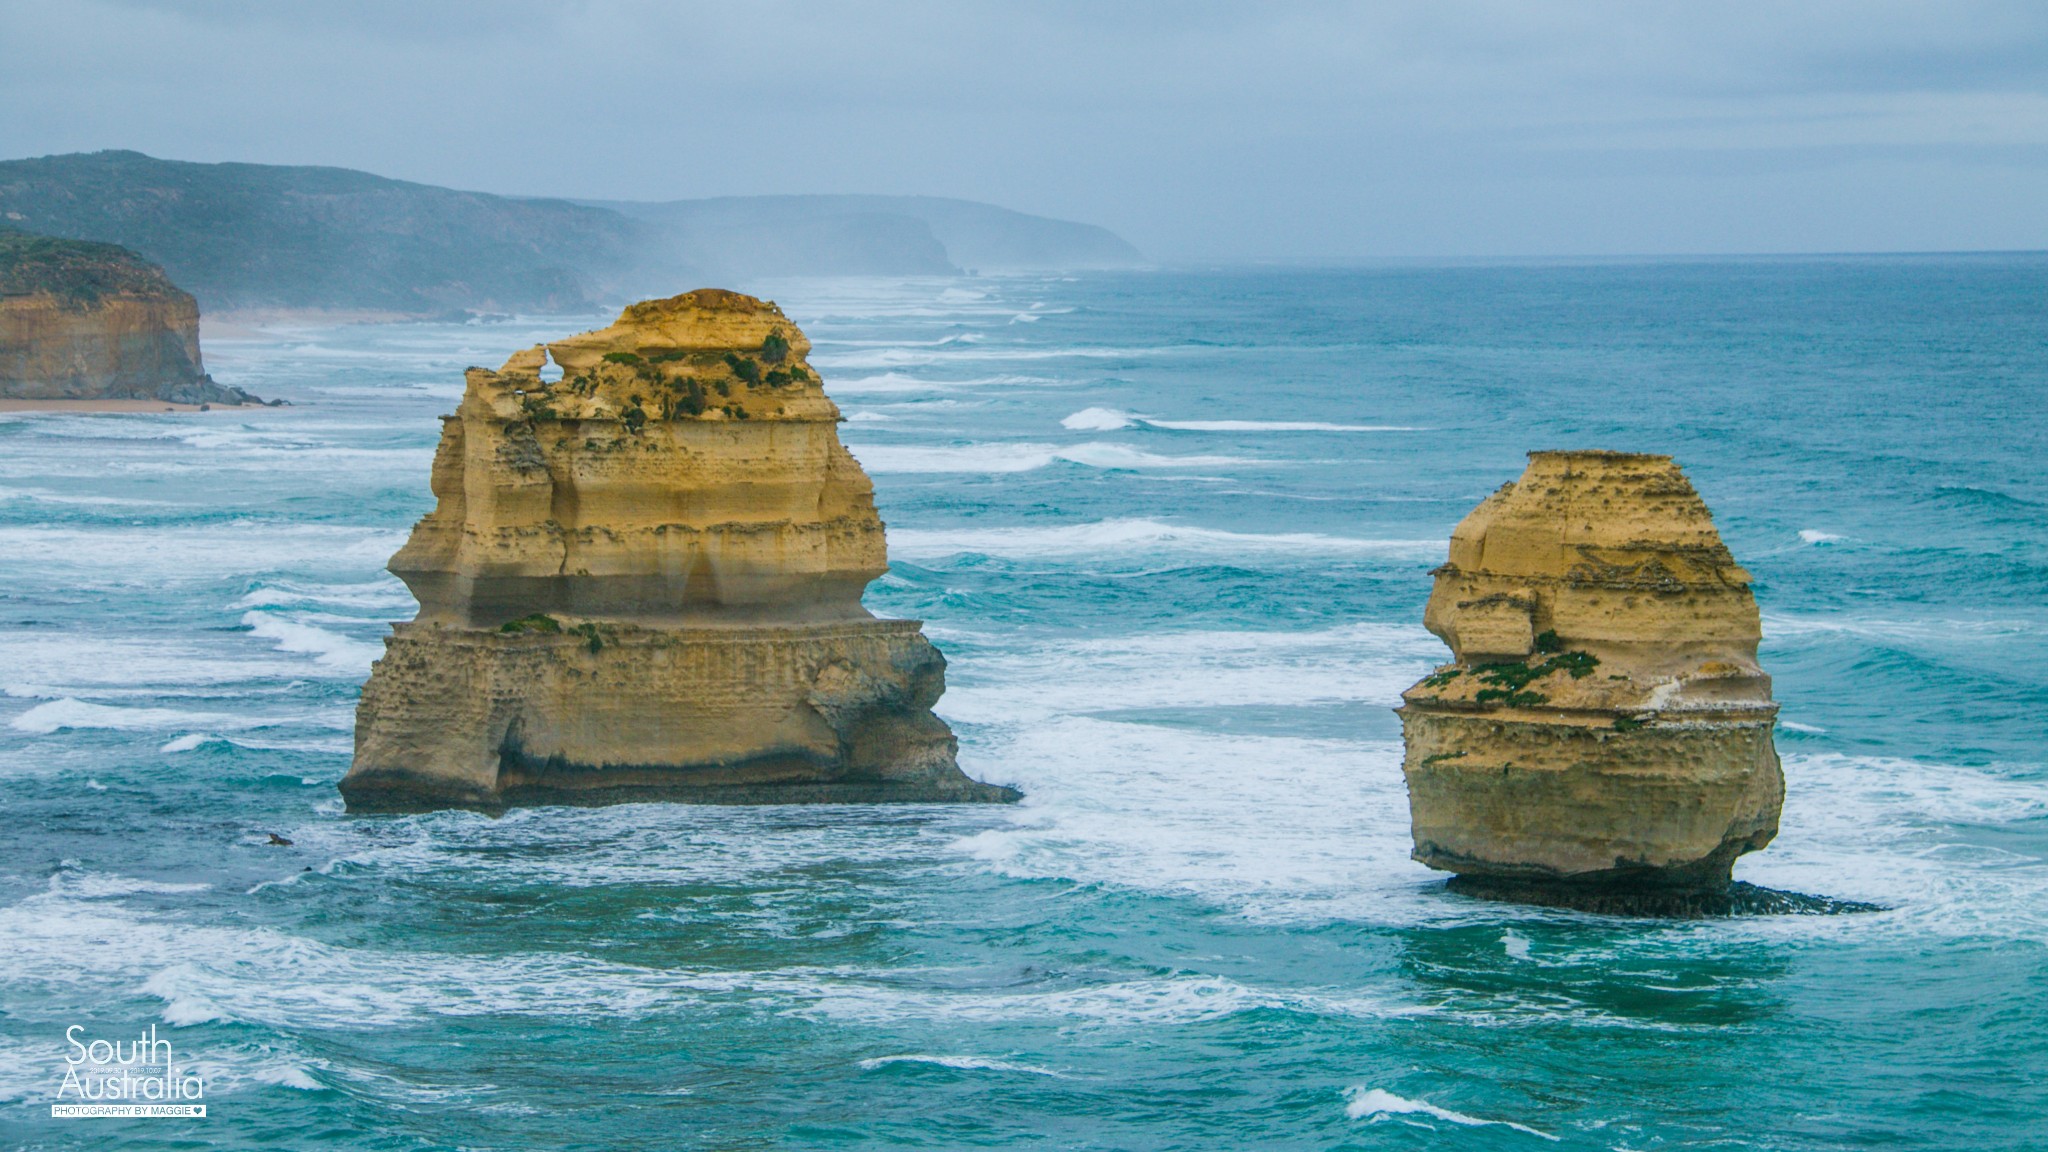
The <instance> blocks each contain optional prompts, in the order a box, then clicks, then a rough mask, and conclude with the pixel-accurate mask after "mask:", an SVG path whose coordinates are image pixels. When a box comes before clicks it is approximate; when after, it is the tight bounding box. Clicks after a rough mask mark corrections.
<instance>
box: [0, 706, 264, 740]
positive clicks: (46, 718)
mask: <svg viewBox="0 0 2048 1152" xmlns="http://www.w3.org/2000/svg"><path fill="white" fill-rule="evenodd" d="M263 723H267V721H263V720H257V719H253V718H245V717H240V716H228V715H225V714H222V713H218V712H184V711H179V710H178V709H175V708H116V707H113V706H112V705H108V704H88V703H86V702H85V701H83V700H78V699H74V698H72V697H69V696H67V697H65V698H64V699H62V700H52V701H50V702H49V703H47V704H38V705H36V706H35V707H33V708H31V709H29V710H28V711H26V712H23V713H22V714H21V715H19V716H16V717H15V718H14V719H13V720H11V721H9V722H8V725H7V726H8V727H10V728H13V729H14V730H15V731H17V732H31V733H34V734H36V735H39V736H47V735H49V734H51V733H53V732H58V731H61V730H63V729H66V728H110V729H117V730H124V729H150V728H189V727H193V726H195V725H232V726H236V727H244V728H247V727H254V726H256V725H259V724H263Z"/></svg>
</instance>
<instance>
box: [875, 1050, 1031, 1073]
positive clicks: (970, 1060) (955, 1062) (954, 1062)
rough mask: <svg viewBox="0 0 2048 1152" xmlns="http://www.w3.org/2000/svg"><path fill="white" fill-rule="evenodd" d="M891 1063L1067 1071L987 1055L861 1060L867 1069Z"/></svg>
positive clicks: (983, 1069) (979, 1069)
mask: <svg viewBox="0 0 2048 1152" xmlns="http://www.w3.org/2000/svg"><path fill="white" fill-rule="evenodd" d="M891 1064H931V1065H935V1066H937V1067H940V1068H956V1069H959V1070H961V1071H966V1072H1023V1073H1027V1074H1029V1075H1032V1076H1056V1077H1062V1078H1064V1077H1065V1076H1066V1073H1064V1072H1055V1071H1053V1070H1052V1069H1050V1068H1040V1067H1038V1066H1037V1065H1035V1064H1017V1063H1014V1062H1012V1061H1009V1060H992V1059H989V1058H988V1057H986V1056H931V1055H926V1054H924V1053H921V1052H912V1053H905V1054H904V1055H901V1056H874V1057H870V1058H868V1059H866V1060H862V1061H861V1062H860V1067H861V1068H863V1069H865V1070H867V1071H870V1072H872V1071H874V1070H875V1069H877V1068H887V1067H888V1066H889V1065H891Z"/></svg>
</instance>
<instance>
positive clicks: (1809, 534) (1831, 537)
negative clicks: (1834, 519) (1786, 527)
mask: <svg viewBox="0 0 2048 1152" xmlns="http://www.w3.org/2000/svg"><path fill="white" fill-rule="evenodd" d="M1799 538H1800V539H1801V540H1804V541H1806V542H1807V543H1808V544H1831V543H1833V542H1835V541H1837V540H1840V539H1841V537H1840V536H1837V535H1836V534H1834V533H1833V532H1823V531H1821V530H1820V529H1818V528H1801V529H1800V530H1799Z"/></svg>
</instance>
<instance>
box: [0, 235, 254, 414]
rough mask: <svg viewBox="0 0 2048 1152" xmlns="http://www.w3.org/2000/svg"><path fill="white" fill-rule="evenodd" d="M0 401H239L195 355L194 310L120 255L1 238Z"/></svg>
mask: <svg viewBox="0 0 2048 1152" xmlns="http://www.w3.org/2000/svg"><path fill="white" fill-rule="evenodd" d="M0 397H4V398H6V399H10V400H165V401H170V402H174V403H186V404H244V403H253V402H255V397H253V396H250V395H249V394H248V393H246V392H243V391H242V390H241V389H239V388H227V387H223V386H222V385H219V384H216V383H214V381H213V378H212V377H210V376H208V375H207V374H206V371H205V369H204V368H203V367H202V365H201V363H200V358H199V305H198V304H197V303H196V302H195V301H194V300H193V299H192V297H191V296H190V295H189V294H187V293H185V292H183V291H181V290H180V289H179V288H178V287H177V286H176V285H174V284H172V283H171V281H170V279H169V277H167V276H165V275H164V273H163V269H161V268H158V267H157V266H156V265H154V264H151V263H149V262H148V261H146V260H144V259H142V258H141V257H139V256H137V255H135V254H134V253H132V252H130V251H128V250H127V249H125V248H120V247H117V246H115V245H112V244H94V243H88V242H85V241H79V240H58V239H53V238H51V237H47V236H34V235H30V234H28V233H25V232H18V231H0Z"/></svg>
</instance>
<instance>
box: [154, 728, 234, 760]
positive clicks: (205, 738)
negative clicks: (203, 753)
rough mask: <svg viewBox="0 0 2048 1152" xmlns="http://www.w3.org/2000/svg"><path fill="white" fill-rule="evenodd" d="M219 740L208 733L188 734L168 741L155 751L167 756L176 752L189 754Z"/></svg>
mask: <svg viewBox="0 0 2048 1152" xmlns="http://www.w3.org/2000/svg"><path fill="white" fill-rule="evenodd" d="M219 739H220V737H218V736H215V735H213V734H211V733H208V732H190V733H187V734H185V735H183V736H180V737H178V738H177V739H175V740H172V741H170V742H169V743H167V744H165V745H164V746H163V747H161V748H158V749H157V751H158V752H162V753H164V754H165V755H167V756H168V755H172V754H175V753H178V752H190V751H192V750H194V749H196V748H202V747H204V746H206V745H208V744H211V743H213V742H214V741H216V740H219Z"/></svg>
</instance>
